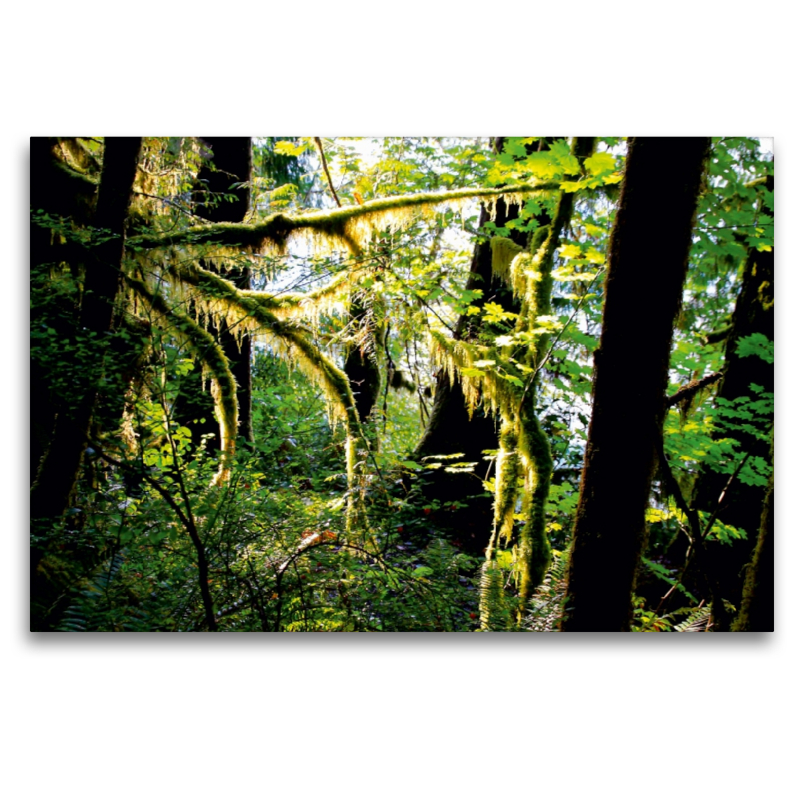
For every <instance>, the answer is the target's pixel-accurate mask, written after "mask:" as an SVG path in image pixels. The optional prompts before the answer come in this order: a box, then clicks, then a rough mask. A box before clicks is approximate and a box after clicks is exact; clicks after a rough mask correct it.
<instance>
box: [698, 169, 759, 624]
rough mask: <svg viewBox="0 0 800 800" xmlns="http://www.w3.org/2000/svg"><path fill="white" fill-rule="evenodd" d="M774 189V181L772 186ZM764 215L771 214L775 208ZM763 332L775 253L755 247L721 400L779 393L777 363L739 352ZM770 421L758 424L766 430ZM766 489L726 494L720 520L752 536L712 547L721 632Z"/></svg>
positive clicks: (715, 485)
mask: <svg viewBox="0 0 800 800" xmlns="http://www.w3.org/2000/svg"><path fill="white" fill-rule="evenodd" d="M767 189H768V190H769V191H772V190H773V178H772V177H771V176H770V177H769V178H768V181H767ZM762 213H764V214H769V215H771V214H772V212H771V211H770V210H769V209H766V208H765V209H763V210H762ZM754 333H761V334H763V335H764V336H766V337H767V339H769V340H770V341H774V339H775V252H774V249H773V250H770V251H758V250H756V249H754V248H751V249H750V250H749V251H748V254H747V259H746V261H745V263H744V267H743V272H742V284H741V288H740V290H739V295H738V297H737V299H736V306H735V308H734V312H733V320H732V324H731V330H730V333H729V334H728V339H727V342H726V346H725V368H724V370H723V373H724V374H723V378H722V381H721V382H720V386H719V391H718V392H717V397H719V398H724V399H726V400H735V399H736V398H739V397H748V396H752V395H753V392H752V391H751V390H750V384H753V383H755V384H758V385H759V386H762V387H763V388H764V389H765V390H766V391H767V392H774V391H775V371H774V367H773V365H772V364H770V363H768V362H767V361H764V360H763V359H760V358H758V357H756V356H744V357H742V356H738V355H736V347H737V344H738V342H739V340H740V339H742V338H743V337H745V336H750V335H752V334H754ZM763 422H765V421H764V420H757V421H756V420H754V423H755V424H756V426H758V427H760V426H761V424H762V423H763ZM720 434H721V435H722V436H729V435H730V436H732V437H733V438H735V439H737V440H738V441H739V442H740V443H741V451H742V453H743V454H744V453H747V454H749V456H750V458H752V457H760V458H763V459H765V460H769V459H770V445H769V442H768V441H765V440H764V439H763V438H760V437H758V436H755V435H753V434H751V433H748V432H747V431H738V430H737V431H733V432H731V433H730V434H729V433H727V432H726V431H724V430H722V431H720ZM728 478H729V476H728V475H724V474H722V473H719V472H714V471H712V470H709V469H707V470H705V471H704V472H702V473H701V474H700V476H699V478H698V480H697V482H696V484H695V490H694V505H695V506H696V507H697V508H700V509H702V510H705V511H709V512H713V511H714V510H715V509H716V506H717V502H718V499H719V497H720V495H721V493H722V491H723V489H724V488H725V485H726V484H727V482H728ZM764 497H765V489H764V487H763V486H748V485H746V484H744V483H742V482H741V481H735V482H734V483H733V484H732V485H731V486H730V487H729V488H728V490H727V491H726V492H725V499H724V501H723V503H722V506H721V507H720V508H719V513H718V518H719V519H720V521H721V522H724V523H726V524H728V525H735V526H736V527H737V528H743V529H744V530H745V531H746V532H747V539H746V540H735V541H733V542H732V543H731V544H729V545H725V544H720V543H717V542H709V543H708V545H707V550H708V552H707V556H708V557H707V561H706V568H707V570H708V571H709V572H710V574H709V575H708V578H709V582H710V583H711V584H712V585H715V586H716V587H717V591H718V593H719V594H720V596H716V595H715V596H714V598H713V605H714V620H715V627H716V629H717V630H728V629H729V627H730V624H731V622H732V614H731V613H730V612H729V611H728V610H727V608H726V607H725V603H724V602H723V600H727V601H729V602H730V603H733V604H734V605H735V604H736V603H737V601H738V599H739V598H741V597H742V592H743V590H744V575H745V571H744V566H745V564H746V563H747V562H748V560H749V559H750V557H751V556H752V554H753V542H754V541H755V540H756V539H757V537H758V535H759V529H760V527H761V521H762V520H761V517H762V513H761V512H762V508H763V505H764Z"/></svg>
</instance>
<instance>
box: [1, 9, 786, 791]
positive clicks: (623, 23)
mask: <svg viewBox="0 0 800 800" xmlns="http://www.w3.org/2000/svg"><path fill="white" fill-rule="evenodd" d="M28 8H30V16H28V15H29V11H28ZM787 8H790V7H788V6H787ZM224 10H225V11H227V8H226V9H224ZM231 10H232V11H233V10H234V9H231ZM245 10H246V12H247V13H248V16H247V17H243V15H242V14H241V13H227V14H226V13H221V14H220V13H216V9H214V10H212V11H209V10H207V9H205V8H189V7H187V6H182V5H169V4H164V3H159V4H155V3H149V2H147V0H144V2H142V3H139V4H137V6H136V7H135V9H134V8H131V7H129V6H116V7H103V8H102V9H100V8H99V6H98V5H97V4H86V5H84V6H83V7H81V8H80V9H66V10H65V9H61V10H60V12H59V13H52V12H51V10H50V9H49V7H47V6H45V7H42V6H38V5H37V6H30V7H27V6H25V7H23V6H20V7H18V8H15V9H14V15H13V18H11V24H10V26H9V36H8V37H7V40H8V41H7V42H6V47H5V48H4V49H3V52H2V55H0V59H2V61H3V64H4V66H5V68H6V71H5V75H6V82H5V84H4V96H5V98H6V99H7V102H6V106H5V109H6V111H7V113H6V115H5V118H4V125H3V130H2V133H0V136H2V137H3V142H4V145H5V146H4V148H3V150H2V153H3V157H4V159H5V162H4V163H5V166H6V170H5V172H4V174H5V175H6V177H7V181H6V182H5V183H4V191H3V192H2V194H0V197H2V198H3V211H4V219H5V220H6V221H7V231H8V232H9V233H10V234H11V236H10V240H11V248H10V251H6V252H8V253H9V255H10V259H9V260H10V261H11V262H12V263H13V264H15V265H17V268H15V269H14V270H13V271H12V274H11V275H10V280H9V281H8V282H7V284H6V287H7V290H8V293H9V295H10V297H11V298H12V301H13V303H12V307H11V308H10V309H7V313H6V314H4V315H3V317H2V320H3V324H4V329H3V330H4V333H5V337H4V339H5V341H7V342H9V343H11V344H12V345H13V347H12V351H13V354H16V356H17V358H18V359H19V360H18V361H14V360H13V358H12V370H11V375H10V379H11V380H12V381H14V384H13V385H11V386H9V387H8V389H7V391H6V392H4V393H3V395H2V398H3V400H2V402H3V408H4V410H5V412H6V416H5V419H6V423H7V436H8V438H7V441H10V443H11V452H12V455H13V458H12V459H5V460H4V477H5V481H4V491H5V495H4V497H6V498H7V499H8V500H9V503H8V505H7V519H8V521H9V523H10V524H9V525H8V530H7V535H6V537H5V538H4V541H5V544H6V549H5V551H4V554H5V558H4V559H3V568H4V570H5V571H4V580H3V588H4V590H5V595H4V597H5V599H6V601H7V603H8V607H9V608H10V609H11V610H12V620H11V624H10V625H8V626H6V629H5V632H4V634H3V652H4V655H5V660H4V666H5V667H6V669H5V671H4V678H5V680H4V682H3V689H4V695H3V697H4V715H3V728H2V731H3V734H4V743H5V746H6V749H5V752H6V754H7V762H8V767H7V769H6V770H5V772H4V777H3V786H4V788H5V786H8V787H9V790H10V792H11V793H12V794H13V795H14V796H21V797H40V796H46V795H49V794H55V793H57V794H58V795H59V796H61V797H69V798H71V797H79V796H80V797H83V796H85V794H86V792H87V791H97V790H100V791H104V792H109V793H113V794H114V796H115V797H120V798H128V797H140V796H141V795H142V794H143V793H146V794H147V795H148V796H156V797H159V796H162V795H163V796H167V795H169V796H172V795H176V794H191V795H192V796H193V797H203V798H205V797H218V796H220V795H222V794H245V793H252V792H262V793H263V792H269V793H274V792H282V793H283V792H286V793H292V795H293V796H297V795H299V796H301V797H302V796H306V795H311V794H320V793H322V794H324V795H325V796H326V797H345V796H346V797H348V798H352V797H367V796H369V797H374V796H375V795H376V794H380V795H381V796H383V797H391V798H394V797H398V798H400V797H402V798H405V797H408V796H411V795H418V794H429V793H432V792H438V793H441V794H444V793H446V794H448V795H450V794H452V795H458V796H463V797H470V798H472V797H478V796H481V797H484V796H486V795H487V794H488V793H495V792H497V791H503V792H507V793H530V792H532V791H534V792H537V793H547V794H557V795H558V796H560V797H567V798H582V797H585V796H594V795H597V794H600V795H603V794H605V793H611V792H613V793H614V794H615V795H616V796H621V797H639V796H641V795H642V794H643V793H644V794H646V795H647V796H648V797H652V798H657V799H658V800H661V798H667V797H672V796H674V795H675V794H676V793H680V795H681V796H683V797H687V798H706V797H709V796H716V795H719V794H724V795H725V796H726V797H728V798H736V800H738V799H739V798H742V799H743V798H750V797H752V796H753V795H754V794H761V795H767V796H776V797H779V796H782V794H784V793H785V792H786V786H791V785H793V783H792V781H793V777H792V764H793V763H794V762H793V755H794V752H795V750H796V745H795V738H794V737H793V736H792V735H791V720H792V719H793V718H794V717H795V716H796V714H797V711H798V699H799V697H798V689H797V681H796V679H795V677H794V676H795V675H796V674H797V669H798V666H800V662H799V661H798V655H800V650H798V643H800V639H798V635H797V631H796V628H795V626H793V625H792V624H791V622H792V619H793V618H794V615H795V613H796V612H797V610H798V607H797V591H796V588H795V586H794V582H793V580H792V574H793V564H794V563H796V562H797V558H798V555H797V540H796V537H794V536H792V535H791V531H792V515H793V512H792V505H791V491H790V490H789V488H787V487H790V486H791V485H792V484H793V480H794V476H795V471H796V467H795V466H794V462H793V459H792V458H791V453H792V452H793V450H794V445H795V443H796V442H797V441H798V433H797V418H796V415H794V414H792V413H791V401H790V398H791V396H792V389H793V381H794V372H793V370H792V369H791V348H792V346H793V344H794V341H795V337H796V332H795V330H794V326H793V325H792V319H791V314H790V313H789V308H790V305H789V302H790V300H789V298H792V297H794V296H796V291H795V289H796V286H795V283H796V281H797V271H796V270H792V269H791V266H790V265H791V255H790V252H791V251H790V238H789V237H790V232H791V225H790V224H787V223H786V222H785V220H791V219H793V218H794V216H795V214H794V211H795V205H796V202H797V201H796V197H795V195H794V194H793V193H792V192H791V186H792V184H793V183H794V178H795V177H796V176H797V154H796V148H793V147H792V143H793V142H794V141H797V137H798V130H797V115H796V114H795V112H794V104H793V103H792V102H791V98H792V97H793V96H794V93H795V91H794V84H793V77H794V72H795V71H796V70H795V69H794V68H793V67H792V65H793V63H794V61H795V60H796V59H795V58H794V53H795V47H794V45H793V42H792V41H791V37H792V36H793V34H794V29H795V26H794V25H793V24H792V22H793V18H791V17H789V13H791V12H788V13H783V9H782V7H781V8H777V9H770V12H769V14H767V13H765V10H764V9H761V8H758V7H754V6H753V5H752V4H747V3H739V2H733V3H730V4H728V5H726V6H725V7H724V8H723V7H721V6H719V5H715V4H698V3H696V2H692V3H689V2H682V1H681V0H678V2H676V3H674V4H672V5H671V6H670V8H669V9H668V10H667V12H666V13H665V11H664V9H662V8H661V7H655V6H647V5H643V4H632V3H625V2H624V1H623V2H621V3H616V4H614V5H613V6H600V5H599V4H597V3H584V2H580V1H579V2H577V3H572V4H569V5H567V6H564V5H559V4H555V5H553V4H551V5H542V4H528V5H526V6H514V7H512V6H509V5H505V6H504V5H494V6H482V7H479V8H476V7H474V6H473V7H464V6H454V5H453V4H431V3H426V4H424V5H423V4H415V3H414V2H411V3H406V4H404V6H403V7H402V8H400V9H398V8H395V7H390V8H388V9H384V8H383V7H381V8H380V9H377V8H376V7H374V5H371V6H367V5H366V4H361V3H353V2H349V0H345V1H344V2H342V3H338V4H337V5H336V6H335V7H332V8H331V11H332V12H333V13H320V12H319V11H318V9H317V8H316V7H314V6H307V7H306V6H303V7H299V6H297V5H296V4H283V5H281V4H269V5H267V6H265V5H261V6H258V7H253V6H246V5H244V6H242V7H241V8H240V7H239V6H237V7H236V9H235V11H236V12H241V11H245ZM325 10H327V9H325ZM65 12H66V13H65ZM245 30H246V34H245ZM143 130H144V131H149V132H153V133H160V134H165V135H167V134H174V135H182V134H184V133H186V132H193V131H196V132H204V131H206V132H215V133H217V134H219V135H224V134H237V135H243V134H249V133H252V132H274V133H291V134H314V133H319V134H321V137H322V138H323V140H324V139H325V138H326V137H329V136H334V135H341V134H349V135H356V134H359V133H366V134H371V135H381V136H384V135H397V134H406V135H415V136H422V135H431V134H434V133H446V134H450V135H453V136H472V137H474V136H477V135H481V136H483V137H489V136H490V135H491V134H495V133H497V132H505V133H509V134H516V135H519V136H525V135H527V134H528V133H529V132H530V131H531V130H535V131H545V132H547V133H551V134H554V135H559V136H561V135H563V134H564V133H589V134H598V133H599V134H608V135H613V134H616V135H622V134H639V135H664V134H672V135H675V136H686V135H692V134H694V135H697V134H702V135H708V134H714V135H718V136H722V135H731V134H735V135H742V136H756V135H761V136H774V137H775V140H774V149H775V152H776V155H777V157H778V158H779V159H780V164H781V180H780V182H779V184H778V187H777V189H776V192H777V197H778V199H779V202H778V205H779V206H780V209H781V219H782V220H784V223H783V224H780V225H779V226H778V228H777V231H778V235H777V246H778V251H779V259H778V266H779V273H780V277H779V278H778V281H779V283H780V296H781V298H782V300H781V302H780V303H778V305H777V310H778V316H777V323H778V328H779V331H780V337H779V338H780V340H781V343H782V344H781V348H782V349H781V351H780V353H781V355H780V357H779V358H778V361H777V365H778V369H777V371H776V377H777V381H778V385H779V386H780V396H781V397H782V398H784V400H783V402H781V403H779V404H778V407H777V417H778V420H779V427H780V437H779V438H778V441H777V443H776V450H775V458H776V463H777V464H778V475H777V483H778V491H777V495H776V500H777V516H778V532H779V533H778V535H779V542H778V551H777V558H776V562H775V568H776V578H777V582H776V612H777V619H776V622H777V625H776V632H775V633H774V634H747V635H740V634H737V635H730V636H702V637H696V636H680V637H655V636H622V635H613V634H611V635H610V634H608V633H602V634H596V635H595V634H581V635H579V636H569V635H567V636H525V635H516V634H512V633H509V634H501V635H498V636H476V635H468V634H464V635H461V636H449V635H447V636H426V635H422V634H415V633H405V634H402V635H398V636H353V635H346V636H318V635H310V636H304V635H301V636H237V637H216V636H192V637H188V636H187V637H185V636H177V635H172V636H164V635H160V634H155V633H154V634H139V635H137V636H116V635H114V634H107V635H78V636H76V635H74V634H63V635H55V636H54V635H50V634H47V635H43V634H31V633H28V630H29V625H30V594H29V555H30V551H29V544H28V537H29V530H30V527H29V521H30V520H29V499H28V498H29V470H28V466H27V465H28V457H29V451H30V440H29V426H28V425H27V424H21V425H16V424H15V421H16V420H18V419H25V418H26V415H27V414H28V413H29V405H28V404H29V399H30V393H29V389H28V385H29V367H28V363H29V344H28V342H29V326H28V321H29V318H28V313H27V311H26V309H27V308H28V307H29V306H27V305H26V303H28V301H29V287H30V283H29V276H30V267H29V265H30V251H29V235H30V208H31V206H30V202H29V200H30V198H29V187H30V155H29V154H30V139H29V137H30V136H48V135H51V134H52V133H53V132H60V133H72V134H81V133H86V132H91V131H96V132H102V133H107V134H118V135H129V134H132V133H137V132H140V131H143ZM467 249H469V248H467ZM781 265H783V266H782V268H781ZM17 343H18V345H17ZM390 397H391V395H390ZM9 423H10V424H9ZM9 511H10V513H8V512H9ZM497 744H501V745H502V746H503V749H502V751H501V758H500V759H499V760H498V759H496V758H492V757H491V756H490V755H489V753H488V751H489V750H490V749H491V750H492V751H496V745H497Z"/></svg>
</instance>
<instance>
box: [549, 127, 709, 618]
mask: <svg viewBox="0 0 800 800" xmlns="http://www.w3.org/2000/svg"><path fill="white" fill-rule="evenodd" d="M709 144H710V140H709V139H707V138H675V139H660V138H638V137H637V138H634V139H632V140H631V142H630V145H629V148H628V159H627V164H626V167H625V176H624V180H623V184H622V191H621V195H620V202H619V209H618V211H617V217H616V221H615V223H614V229H613V231H612V234H611V241H610V244H609V253H608V273H607V276H606V285H605V304H604V307H603V327H602V332H601V336H600V345H599V347H598V349H597V351H596V352H595V375H594V397H593V402H592V418H591V422H590V425H589V436H588V442H587V445H586V456H585V460H584V469H583V476H582V479H581V491H580V499H579V501H578V508H577V514H576V519H575V529H574V533H573V545H572V552H571V558H570V564H569V572H568V585H567V598H566V604H565V611H564V617H563V619H562V630H565V631H627V630H629V629H630V623H631V616H632V602H631V600H632V592H633V588H634V582H635V576H636V570H637V567H638V563H639V557H640V554H641V551H642V547H643V545H644V538H645V509H646V507H647V502H648V497H649V494H650V484H651V480H652V477H653V473H654V470H655V465H656V445H657V442H658V441H659V436H660V429H661V425H662V422H663V410H664V393H665V391H666V387H667V373H668V368H669V358H670V344H671V341H672V329H673V322H674V319H675V316H676V314H677V313H678V310H679V309H680V304H681V295H682V291H683V281H684V278H685V276H686V268H687V262H688V255H689V247H690V245H691V237H692V224H693V219H694V214H695V210H696V206H697V197H698V193H699V190H700V185H701V181H702V177H703V168H704V162H705V159H706V157H707V155H708V150H709Z"/></svg>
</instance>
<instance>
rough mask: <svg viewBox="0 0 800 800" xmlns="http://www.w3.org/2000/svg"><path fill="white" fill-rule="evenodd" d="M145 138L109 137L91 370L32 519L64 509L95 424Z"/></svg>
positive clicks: (55, 440)
mask: <svg viewBox="0 0 800 800" xmlns="http://www.w3.org/2000/svg"><path fill="white" fill-rule="evenodd" d="M141 144H142V140H141V138H138V137H109V138H106V140H105V155H104V157H103V168H102V173H101V177H100V187H99V191H98V197H97V210H96V213H95V215H94V219H93V227H94V228H95V231H96V234H95V242H94V243H93V245H92V246H91V247H90V248H88V249H87V252H86V260H85V272H84V282H83V286H84V289H83V298H82V302H81V307H80V311H79V314H78V333H79V335H80V336H81V337H83V338H84V339H85V342H84V345H85V347H84V353H85V356H86V357H85V359H84V360H83V362H82V364H81V368H82V369H83V370H84V373H85V374H82V375H81V376H79V379H78V380H76V381H75V382H74V385H75V386H76V395H75V396H73V397H70V398H68V399H67V400H66V401H65V402H63V403H62V404H61V405H60V407H59V409H58V415H57V419H56V423H55V427H54V430H53V435H52V438H51V441H50V444H49V447H48V448H47V452H46V453H45V455H44V457H43V458H42V461H41V464H40V466H39V470H38V473H37V477H36V482H35V483H34V485H33V487H32V488H31V498H30V502H31V519H32V520H38V521H40V523H42V524H44V523H45V522H49V521H50V520H53V519H56V518H58V517H60V516H61V514H63V512H64V511H65V509H66V508H67V505H68V503H69V498H70V495H71V493H72V491H73V489H74V487H75V482H76V481H77V478H78V472H79V469H80V465H81V460H82V457H83V452H84V450H85V448H86V442H87V437H88V435H89V426H90V423H91V420H92V414H93V411H94V408H95V404H96V401H97V392H98V385H99V382H100V381H101V379H102V378H103V369H104V367H103V361H104V355H105V351H106V348H107V337H108V333H109V331H110V329H111V322H112V318H113V313H114V303H115V300H116V296H117V290H118V288H119V284H120V277H121V271H122V258H123V251H124V247H125V219H126V216H127V213H128V207H129V205H130V199H131V193H132V190H133V181H134V178H135V177H136V166H137V163H138V159H139V151H140V149H141Z"/></svg>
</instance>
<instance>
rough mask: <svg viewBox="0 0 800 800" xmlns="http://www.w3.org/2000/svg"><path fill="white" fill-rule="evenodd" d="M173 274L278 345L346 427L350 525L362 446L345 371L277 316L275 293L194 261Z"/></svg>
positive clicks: (356, 505) (214, 307) (217, 308)
mask: <svg viewBox="0 0 800 800" xmlns="http://www.w3.org/2000/svg"><path fill="white" fill-rule="evenodd" d="M172 274H173V275H174V276H175V277H176V278H177V279H179V280H180V281H182V282H184V283H187V284H189V285H191V286H195V287H197V288H198V289H201V290H202V292H203V296H204V300H203V302H204V303H206V304H209V307H210V308H212V310H213V311H214V312H215V313H218V314H221V315H236V316H237V317H238V318H239V319H240V322H241V324H242V326H243V327H244V328H245V329H247V330H249V331H251V332H253V333H255V334H260V335H262V336H266V337H268V338H271V339H272V340H273V341H277V343H279V344H282V345H283V346H284V347H285V348H286V349H287V350H288V351H289V355H290V357H292V358H293V359H294V360H295V361H296V362H297V364H298V366H299V367H300V369H301V370H302V371H303V372H304V373H305V374H306V375H307V376H308V377H309V378H311V379H312V380H313V381H314V382H315V383H316V384H317V385H318V386H319V387H320V388H321V389H322V391H323V394H324V395H325V398H326V400H327V402H328V412H329V416H330V417H331V420H332V421H333V422H334V423H335V422H336V421H341V422H343V423H344V425H345V429H346V431H347V475H348V481H349V484H350V490H351V502H350V503H349V504H348V509H349V519H350V521H351V525H352V524H354V522H355V519H356V517H357V515H358V513H359V502H358V498H357V497H356V496H355V495H356V492H355V481H356V476H357V473H358V459H357V454H358V453H357V451H358V449H359V447H362V446H364V438H363V434H362V431H361V425H360V422H359V418H358V413H357V411H356V407H355V400H354V398H353V393H352V390H351V388H350V382H349V381H348V380H347V376H346V375H345V374H344V372H343V371H342V370H340V369H339V368H338V367H337V366H336V365H335V364H334V363H333V362H332V361H331V360H330V359H329V358H328V357H327V356H326V355H325V354H324V353H323V352H322V351H321V350H320V349H319V348H318V347H317V346H316V345H315V344H314V343H313V342H312V341H311V340H310V339H308V337H307V336H306V335H305V333H304V331H303V329H302V328H301V327H300V326H299V325H297V324H296V323H294V322H292V321H287V320H282V319H280V318H279V317H278V316H277V315H276V313H275V311H276V304H277V303H279V302H280V298H275V297H274V296H272V295H269V294H268V293H266V292H253V291H248V290H242V289H237V288H236V286H234V285H233V283H231V282H230V281H228V280H226V279H225V278H222V277H220V276H219V275H216V274H215V273H213V272H210V271H208V270H205V269H202V268H201V267H197V266H193V267H186V266H182V267H173V269H172ZM212 304H213V305H212ZM192 324H193V325H194V324H195V323H192ZM234 431H235V427H234Z"/></svg>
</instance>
